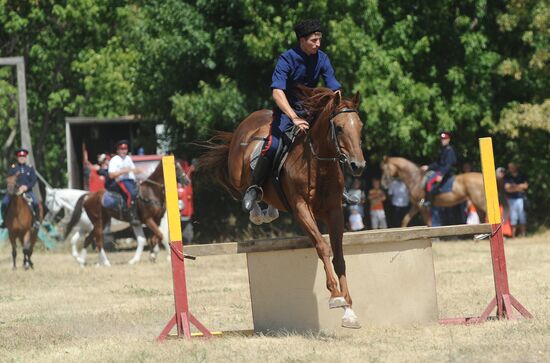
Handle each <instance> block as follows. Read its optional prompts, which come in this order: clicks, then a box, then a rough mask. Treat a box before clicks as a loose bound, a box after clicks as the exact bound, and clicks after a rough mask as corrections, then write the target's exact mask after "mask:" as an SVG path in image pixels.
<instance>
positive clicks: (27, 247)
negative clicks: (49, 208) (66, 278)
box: [5, 174, 42, 270]
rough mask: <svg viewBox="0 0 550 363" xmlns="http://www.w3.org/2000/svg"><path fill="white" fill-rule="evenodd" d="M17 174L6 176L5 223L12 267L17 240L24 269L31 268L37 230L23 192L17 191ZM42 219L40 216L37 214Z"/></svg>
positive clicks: (14, 266)
mask: <svg viewBox="0 0 550 363" xmlns="http://www.w3.org/2000/svg"><path fill="white" fill-rule="evenodd" d="M17 176H18V174H16V175H12V176H9V177H7V179H6V184H7V192H8V194H9V195H10V196H11V199H10V203H9V205H8V208H7V210H6V221H5V225H6V228H7V229H8V235H9V238H10V242H11V256H12V258H13V269H14V270H15V268H16V264H15V259H16V257H17V240H19V241H21V244H22V245H23V266H24V268H25V270H28V269H29V268H33V263H32V261H31V255H32V250H33V248H34V244H35V243H36V239H37V236H38V230H37V229H35V228H33V226H32V225H33V220H32V219H33V213H32V211H31V208H32V207H31V206H29V204H28V203H27V201H26V200H25V197H24V195H23V194H21V193H19V192H18V189H19V186H18V185H17ZM37 217H38V218H40V219H42V218H41V216H37Z"/></svg>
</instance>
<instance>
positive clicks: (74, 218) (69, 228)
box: [63, 193, 88, 239]
mask: <svg viewBox="0 0 550 363" xmlns="http://www.w3.org/2000/svg"><path fill="white" fill-rule="evenodd" d="M87 196H88V193H86V194H82V196H80V198H78V201H77V202H76V205H75V208H74V211H73V214H72V215H71V220H70V221H69V224H67V228H66V229H65V236H64V237H63V239H67V236H69V234H70V233H71V231H72V230H73V228H74V226H75V225H76V223H77V222H78V221H79V220H80V216H81V215H82V206H83V205H84V201H85V200H86V197H87Z"/></svg>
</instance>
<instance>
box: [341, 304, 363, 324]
mask: <svg viewBox="0 0 550 363" xmlns="http://www.w3.org/2000/svg"><path fill="white" fill-rule="evenodd" d="M344 310H345V311H344V316H343V317H342V327H343V328H350V329H360V328H361V324H360V323H359V319H358V318H357V315H355V312H354V311H353V310H352V309H351V308H349V307H345V308H344Z"/></svg>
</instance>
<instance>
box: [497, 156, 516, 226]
mask: <svg viewBox="0 0 550 363" xmlns="http://www.w3.org/2000/svg"><path fill="white" fill-rule="evenodd" d="M495 174H496V179H497V190H498V204H499V206H500V214H501V216H502V219H503V221H504V224H503V225H502V234H503V235H504V237H512V225H511V224H510V207H509V206H508V200H507V199H506V195H505V194H506V192H505V191H504V177H505V176H506V169H504V168H503V167H502V166H499V167H498V168H497V170H496V171H495Z"/></svg>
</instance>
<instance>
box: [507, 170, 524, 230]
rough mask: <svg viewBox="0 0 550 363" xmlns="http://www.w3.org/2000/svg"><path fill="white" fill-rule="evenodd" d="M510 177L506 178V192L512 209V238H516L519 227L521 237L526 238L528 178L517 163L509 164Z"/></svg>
mask: <svg viewBox="0 0 550 363" xmlns="http://www.w3.org/2000/svg"><path fill="white" fill-rule="evenodd" d="M508 173H509V174H508V175H506V176H505V177H504V191H505V192H506V197H507V198H508V205H509V207H510V223H511V224H512V238H513V237H515V235H516V232H517V227H518V225H519V235H520V237H525V232H526V224H527V214H526V213H525V205H524V202H525V192H526V191H527V189H528V188H529V183H528V182H527V178H526V177H525V175H524V174H523V173H521V172H520V171H519V168H518V166H517V164H516V163H509V164H508Z"/></svg>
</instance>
